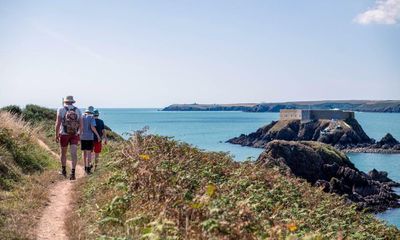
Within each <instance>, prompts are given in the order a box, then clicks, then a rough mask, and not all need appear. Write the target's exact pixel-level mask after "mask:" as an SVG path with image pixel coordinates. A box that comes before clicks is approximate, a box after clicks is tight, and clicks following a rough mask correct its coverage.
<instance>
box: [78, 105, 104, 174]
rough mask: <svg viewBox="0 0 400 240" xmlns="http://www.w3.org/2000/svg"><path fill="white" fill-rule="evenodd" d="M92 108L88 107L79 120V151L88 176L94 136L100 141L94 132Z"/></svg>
mask: <svg viewBox="0 0 400 240" xmlns="http://www.w3.org/2000/svg"><path fill="white" fill-rule="evenodd" d="M93 111H94V108H93V107H92V106H89V107H88V108H87V109H86V111H85V114H84V115H83V116H82V118H81V125H82V129H81V150H82V151H83V153H82V155H83V162H84V163H85V172H86V174H90V170H91V168H92V167H91V166H92V151H93V145H94V135H96V137H97V140H98V141H101V138H100V136H99V134H98V133H97V130H96V121H95V120H94V117H93Z"/></svg>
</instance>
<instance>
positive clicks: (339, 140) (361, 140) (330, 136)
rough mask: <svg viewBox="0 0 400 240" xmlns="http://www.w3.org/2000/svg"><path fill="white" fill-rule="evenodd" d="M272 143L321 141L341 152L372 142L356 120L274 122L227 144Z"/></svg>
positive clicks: (254, 145)
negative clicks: (341, 150)
mask: <svg viewBox="0 0 400 240" xmlns="http://www.w3.org/2000/svg"><path fill="white" fill-rule="evenodd" d="M272 140H288V141H319V142H323V143H327V144H330V145H333V146H336V147H337V148H339V149H342V148H346V147H348V146H355V145H358V144H370V143H371V142H372V140H371V139H370V138H369V137H368V136H367V134H366V133H365V132H364V130H363V129H362V127H361V126H360V124H359V123H358V122H357V120H356V119H347V120H314V121H310V122H301V121H300V120H280V121H273V122H271V123H270V124H268V125H266V126H264V127H262V128H259V129H258V130H257V131H256V132H254V133H250V134H249V135H244V134H242V135H240V136H239V137H236V138H232V139H230V140H228V142H229V143H233V144H240V145H242V146H250V147H265V146H266V145H267V144H268V142H270V141H272Z"/></svg>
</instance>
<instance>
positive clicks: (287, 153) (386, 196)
mask: <svg viewBox="0 0 400 240" xmlns="http://www.w3.org/2000/svg"><path fill="white" fill-rule="evenodd" d="M256 163H257V164H260V165H263V166H266V167H273V166H278V167H280V168H281V169H283V170H284V171H283V172H286V174H289V175H295V176H297V177H301V178H303V179H305V180H307V181H308V182H310V183H311V184H312V185H314V186H316V187H320V188H322V189H323V191H325V192H329V193H336V194H339V195H343V196H345V198H346V199H348V200H350V201H351V202H354V203H355V204H356V205H357V207H358V208H359V209H364V210H366V211H372V212H381V211H384V210H386V209H388V208H398V207H400V203H399V198H400V197H399V196H398V195H397V194H396V193H394V192H393V190H392V187H399V186H400V184H399V183H396V182H394V181H392V180H391V179H390V178H388V177H387V173H386V172H380V171H377V170H375V169H373V170H372V171H370V172H369V173H368V174H366V173H364V172H362V171H360V170H358V169H357V168H356V167H355V166H354V164H353V163H352V162H351V161H350V160H349V158H348V157H347V156H346V155H345V154H344V153H342V152H340V151H338V150H336V149H335V148H333V147H332V146H330V145H328V144H324V143H319V142H313V141H297V142H296V141H283V140H274V141H272V142H269V143H268V144H267V145H266V146H265V151H264V152H263V153H262V154H261V155H260V156H259V158H258V159H257V161H256Z"/></svg>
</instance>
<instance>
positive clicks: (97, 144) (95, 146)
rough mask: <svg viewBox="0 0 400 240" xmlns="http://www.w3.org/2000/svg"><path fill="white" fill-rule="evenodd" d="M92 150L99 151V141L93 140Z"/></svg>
mask: <svg viewBox="0 0 400 240" xmlns="http://www.w3.org/2000/svg"><path fill="white" fill-rule="evenodd" d="M93 152H94V153H101V142H97V141H95V142H94V145H93Z"/></svg>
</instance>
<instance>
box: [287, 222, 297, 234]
mask: <svg viewBox="0 0 400 240" xmlns="http://www.w3.org/2000/svg"><path fill="white" fill-rule="evenodd" d="M287 228H288V229H289V231H291V232H295V231H296V230H297V226H296V224H295V223H290V224H288V225H287Z"/></svg>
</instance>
